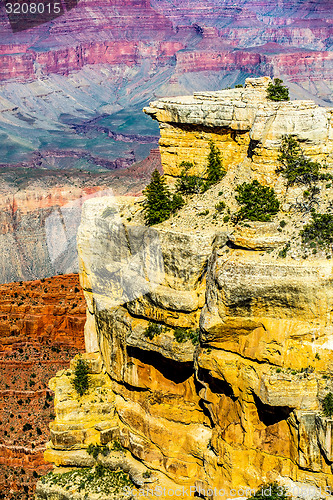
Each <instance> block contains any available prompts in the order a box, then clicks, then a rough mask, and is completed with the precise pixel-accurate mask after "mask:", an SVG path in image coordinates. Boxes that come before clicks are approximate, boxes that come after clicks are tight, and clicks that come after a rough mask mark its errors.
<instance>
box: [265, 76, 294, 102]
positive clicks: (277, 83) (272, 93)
mask: <svg viewBox="0 0 333 500" xmlns="http://www.w3.org/2000/svg"><path fill="white" fill-rule="evenodd" d="M282 84H283V81H282V80H280V78H274V83H270V84H269V85H268V87H267V99H269V100H270V101H289V100H290V98H289V89H288V88H287V87H285V86H284V85H282Z"/></svg>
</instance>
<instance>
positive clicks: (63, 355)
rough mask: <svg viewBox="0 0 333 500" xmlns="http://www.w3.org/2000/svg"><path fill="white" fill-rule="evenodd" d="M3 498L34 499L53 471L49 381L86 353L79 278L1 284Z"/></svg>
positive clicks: (0, 480)
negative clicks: (47, 458) (47, 453)
mask: <svg viewBox="0 0 333 500" xmlns="http://www.w3.org/2000/svg"><path fill="white" fill-rule="evenodd" d="M0 318H1V321H0V498H3V499H6V500H11V499H13V500H14V498H15V500H17V499H20V500H28V499H29V500H30V499H31V498H32V495H33V490H34V483H35V482H36V480H37V477H38V476H39V475H40V474H44V473H45V471H47V470H48V469H49V465H47V464H45V462H44V459H43V451H44V448H45V443H46V441H48V439H49V429H48V424H49V421H50V420H51V419H52V418H54V416H53V395H52V392H51V391H50V390H49V389H48V387H47V383H48V381H49V379H50V378H51V377H52V376H53V375H54V374H55V373H56V372H57V371H58V370H61V369H63V368H66V367H67V366H69V361H70V359H71V358H72V357H73V356H74V355H75V354H76V353H78V352H81V351H83V350H84V336H83V328H84V322H85V303H84V298H83V293H82V290H81V287H80V285H79V279H78V275H75V274H71V275H62V276H55V277H53V278H46V279H43V280H38V281H30V282H21V283H9V284H6V285H0Z"/></svg>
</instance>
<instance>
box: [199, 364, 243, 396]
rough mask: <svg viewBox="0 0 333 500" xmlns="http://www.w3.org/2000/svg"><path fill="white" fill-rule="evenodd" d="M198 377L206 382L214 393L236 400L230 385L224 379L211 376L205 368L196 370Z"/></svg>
mask: <svg viewBox="0 0 333 500" xmlns="http://www.w3.org/2000/svg"><path fill="white" fill-rule="evenodd" d="M198 378H199V381H201V382H204V383H205V384H208V386H209V389H210V390H211V391H212V392H213V393H214V394H224V395H225V396H227V397H229V398H231V399H233V400H234V401H236V399H237V398H236V397H235V395H234V392H233V390H232V387H231V386H230V385H229V384H228V382H226V381H225V380H221V379H219V378H216V377H213V375H211V374H210V373H209V371H208V370H206V369H205V368H200V369H199V370H198Z"/></svg>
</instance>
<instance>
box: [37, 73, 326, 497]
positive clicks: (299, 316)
mask: <svg viewBox="0 0 333 500" xmlns="http://www.w3.org/2000/svg"><path fill="white" fill-rule="evenodd" d="M262 83H263V81H262V80H259V82H258V85H259V90H257V89H256V82H255V81H250V83H249V85H250V86H251V87H250V90H249V92H253V95H256V96H257V95H258V92H259V93H260V92H261V93H262V96H263V99H264V92H263V91H262V90H260V88H262V87H261V85H262ZM229 92H230V93H232V92H236V91H229ZM240 92H246V91H244V90H242V89H241V90H240ZM249 95H250V94H249ZM191 99H192V98H190V99H189V100H191ZM192 100H193V99H192ZM202 100H203V99H202ZM253 102H254V101H253ZM253 102H252V101H251V102H250V103H249V110H247V108H246V107H245V106H244V108H243V114H242V115H239V122H238V125H237V121H236V120H235V119H234V120H233V128H234V130H243V129H244V127H245V125H243V124H244V123H248V125H249V124H250V120H249V119H248V118H246V117H249V116H251V113H252V114H253V115H255V114H256V116H257V118H256V119H255V120H254V122H255V123H256V124H257V125H256V126H257V128H259V125H260V120H259V118H258V113H259V111H258V109H259V108H260V105H259V101H258V102H257V104H256V105H255V106H256V109H257V111H256V113H255V112H254V108H253V106H252V105H253ZM262 106H263V107H265V106H266V107H267V106H268V104H266V102H264V104H263V105H262ZM272 106H273V108H274V106H276V109H277V110H279V112H280V113H282V111H283V113H287V112H286V110H287V109H289V110H291V111H290V114H289V115H287V114H285V115H284V116H285V121H284V123H288V127H289V128H287V127H286V128H283V129H282V130H280V132H279V133H280V137H281V135H282V133H286V132H288V131H290V130H293V131H294V132H295V133H296V132H297V133H298V134H299V135H300V136H301V137H302V138H303V139H305V135H304V134H305V132H306V133H307V134H308V133H309V124H308V123H306V120H305V119H304V116H305V115H306V116H307V117H309V109H312V112H313V114H314V116H317V117H318V119H317V120H319V119H320V120H321V122H320V121H319V122H318V121H316V120H315V118H313V120H314V121H313V122H312V123H313V126H315V125H316V127H317V128H316V130H317V131H316V132H315V133H313V136H312V139H311V140H310V138H309V137H308V143H307V146H309V148H310V149H311V147H312V150H311V151H312V153H313V156H316V157H320V156H321V155H323V154H325V155H326V157H327V160H329V154H328V149H329V147H330V144H331V143H330V142H323V143H321V144H320V148H318V144H317V142H316V141H317V140H318V141H319V139H318V138H319V137H323V138H326V139H327V137H328V136H327V134H328V130H329V117H330V111H329V110H326V109H322V108H318V107H316V106H314V105H312V104H311V105H310V104H309V103H308V104H307V105H305V104H304V103H302V104H299V105H298V107H297V104H292V103H291V104H283V105H281V104H276V105H272ZM288 106H289V108H288ZM302 106H303V109H304V114H302V113H301V112H300V111H299V110H300V109H302ZM311 106H312V108H311ZM273 108H272V109H273ZM190 109H191V108H190ZM198 109H199V108H198ZM295 110H298V111H297V113H298V112H299V114H297V113H296V112H295V113H294V111H295ZM158 113H165V114H167V113H169V111H164V110H163V109H162V110H161V111H158ZM193 113H194V111H193ZM225 113H226V114H227V111H225ZM188 115H189V116H188V123H187V124H186V126H185V124H184V130H185V128H186V134H188V135H189V136H190V135H191V130H192V129H195V126H194V125H193V123H192V121H193V120H194V119H195V118H194V114H193V115H191V112H189V114H188ZM180 116H182V118H181V119H182V120H183V121H184V120H185V115H180ZM191 116H192V117H193V118H191ZM219 116H220V118H219ZM169 117H170V114H169V115H168V118H165V122H167V121H168V120H169ZM173 119H174V118H173ZM191 120H192V121H191ZM200 120H202V118H200V117H199V118H198V121H200ZM205 120H208V118H207V117H206V118H205ZM209 120H210V123H211V125H212V127H213V125H214V123H215V122H214V118H213V116H211V118H209ZM215 120H216V121H217V123H218V124H219V126H220V125H221V126H222V125H223V126H225V125H224V122H223V116H222V114H221V113H220V115H219V114H218V113H216V115H215ZM179 121H180V119H179ZM264 121H265V118H263V119H262V124H263V123H264ZM273 122H274V119H273V118H272V123H273ZM272 123H271V124H270V126H269V127H267V136H266V138H267V139H266V146H265V147H266V148H267V147H268V146H267V143H268V141H270V144H276V143H275V142H274V141H275V140H277V139H276V138H277V135H278V132H276V135H274V134H272V133H271V132H272V130H273V128H272V127H273V125H272ZM280 123H281V122H280ZM318 123H321V125H318ZM168 127H169V126H168ZM242 127H243V129H242ZM249 128H250V127H249ZM171 129H172V131H173V132H172V133H173V134H176V130H179V129H178V128H177V127H176V126H174V125H172V127H171V126H170V130H171ZM263 129H265V127H264V126H263ZM209 130H211V133H209ZM276 130H277V129H276ZM302 130H303V132H304V134H303V136H302V132H301V131H302ZM201 133H202V132H200V134H201ZM184 134H185V132H184ZM193 134H194V135H196V134H197V136H198V137H199V132H198V131H195V132H193ZM205 134H206V135H205V136H204V137H205V141H206V139H209V138H211V137H214V138H215V137H216V136H215V135H214V134H215V132H214V128H211V129H209V127H208V126H207V129H206V132H205ZM242 134H243V135H242ZM249 134H250V131H247V132H245V131H244V130H243V132H242V133H241V132H239V133H238V132H237V133H236V132H235V138H236V139H237V141H238V145H237V143H236V139H235V140H234V139H232V140H233V141H234V142H233V144H234V148H235V147H238V153H237V155H238V161H239V160H240V159H241V160H242V159H243V158H244V157H246V154H247V150H248V145H249V140H250V139H249ZM325 134H326V135H325ZM175 137H176V136H175ZM255 137H256V139H253V140H259V139H258V138H259V137H261V138H262V137H263V135H261V136H260V135H256V136H255ZM163 140H164V139H162V146H161V149H162V155H164V161H166V159H165V158H166V156H165V155H166V154H167V153H166V152H165V150H164V148H165V146H163ZM199 140H201V141H203V142H202V143H205V144H206V142H205V141H204V139H198V141H199ZM228 140H230V141H231V135H230V138H229V139H228ZM241 140H243V142H242V143H241ZM174 144H175V143H174ZM180 144H181V141H180ZM311 145H312V146H311ZM174 147H176V146H174ZM188 147H189V145H188ZM192 147H193V153H191V155H190V154H189V155H188V158H187V159H189V157H191V158H192V156H195V155H197V156H199V150H198V149H197V145H196V143H195V142H194V141H193V146H192ZM205 147H206V146H205ZM274 147H276V150H277V146H274ZM325 148H326V149H325ZM185 150H186V148H185V147H184V148H183V149H182V147H179V155H178V158H182V159H183V158H184V159H185V156H183V157H182V156H181V154H183V153H181V152H182V151H183V152H184V151H185ZM226 150H227V148H224V149H223V151H226ZM231 151H232V148H231V146H230V158H231ZM261 151H264V149H262V150H261ZM271 151H273V149H271ZM274 151H275V150H274ZM200 154H201V153H200ZM204 154H205V153H203V156H204ZM237 155H235V156H237ZM170 157H171V155H170ZM266 159H267V161H268V157H266ZM250 160H251V159H249V161H250ZM234 161H235V170H236V169H237V172H239V173H241V172H242V169H243V168H245V167H244V163H240V164H237V165H236V159H235V160H234ZM232 165H233V164H232V161H231V160H230V163H229V165H228V168H229V169H232V168H233V166H232ZM258 168H259V167H258ZM174 169H175V170H169V172H171V171H172V172H174V174H173V175H175V174H176V173H177V171H176V163H175V164H174ZM228 175H229V174H228ZM228 175H227V176H226V177H225V178H224V179H223V181H222V182H221V183H220V185H219V186H218V189H222V190H224V191H227V187H228V184H227V183H228V182H229V178H228ZM235 175H236V174H235ZM274 175H275V176H276V174H275V173H274ZM223 183H225V184H223ZM205 196H206V194H205ZM216 196H217V194H216ZM122 202H123V201H122ZM131 203H134V202H133V200H131ZM123 211H124V210H123V208H121V209H120V210H119V211H118V207H117V200H115V199H112V198H108V197H104V198H96V199H92V200H89V201H87V202H86V203H85V204H84V209H83V215H82V222H81V226H80V230H79V234H78V250H79V257H80V278H81V284H82V286H83V288H84V291H85V296H86V300H87V305H88V311H87V315H88V320H87V324H86V331H85V338H86V347H87V351H88V353H87V354H86V359H87V361H88V362H89V366H90V371H91V373H92V375H91V376H92V382H93V383H92V385H91V388H90V389H89V391H88V394H87V395H84V396H83V397H82V398H79V397H78V395H77V394H75V391H74V390H73V387H72V385H71V383H70V380H71V376H72V375H71V370H68V371H66V372H64V373H59V374H58V376H57V377H56V378H54V379H53V380H52V381H51V387H52V388H53V389H54V390H55V393H56V399H55V411H56V419H55V422H54V423H53V424H52V426H51V441H50V443H49V449H48V450H47V458H48V459H49V460H50V461H52V462H54V463H55V464H56V465H57V466H58V467H61V466H62V467H65V466H72V467H84V466H85V467H90V466H92V465H94V464H95V463H96V461H95V460H94V459H93V458H92V457H91V455H89V454H88V453H87V452H86V448H87V446H88V445H89V443H101V444H103V445H106V446H108V447H109V448H110V453H109V455H108V456H106V457H103V456H102V454H100V455H99V456H98V462H99V463H101V464H104V465H105V466H107V467H110V468H113V469H115V468H117V467H121V468H122V469H124V470H125V471H126V472H128V473H129V476H130V478H131V479H132V481H133V483H134V484H135V485H136V487H146V488H147V487H149V488H150V489H151V488H154V487H156V486H159V487H162V488H163V487H166V489H168V488H171V489H173V491H174V492H175V493H174V494H171V493H166V494H165V495H163V498H179V496H180V495H179V494H177V492H178V493H179V491H180V490H179V489H177V488H181V487H184V488H185V491H187V492H188V493H189V492H191V493H190V494H189V496H188V497H187V496H186V495H184V496H186V498H194V496H195V495H194V491H193V488H194V486H196V487H197V489H199V488H201V492H202V491H206V493H205V495H203V493H202V495H201V496H203V497H204V498H207V499H208V498H210V499H213V500H217V499H220V498H225V499H226V498H231V497H235V494H232V493H231V494H230V495H228V492H229V491H230V489H232V488H233V489H236V491H238V489H239V488H243V489H244V488H245V489H246V488H256V487H258V486H259V485H260V484H262V483H263V482H265V481H273V480H277V481H278V482H279V483H280V484H287V485H294V486H295V484H297V485H303V486H304V485H305V486H307V487H308V488H309V487H310V486H311V485H312V486H316V487H321V488H322V492H323V491H325V487H329V488H331V489H333V475H332V465H333V449H332V442H333V441H332V424H333V420H332V419H330V418H327V417H325V416H324V414H323V412H322V400H323V398H324V396H325V395H326V394H327V393H328V392H329V391H333V379H332V378H331V377H330V376H329V374H331V373H333V359H332V348H333V342H332V334H333V329H332V327H333V324H332V321H333V317H332V310H333V274H332V260H331V259H326V257H325V256H321V255H320V254H318V255H317V256H311V258H309V259H301V258H291V257H289V256H287V257H286V258H282V257H279V256H278V255H277V253H274V249H275V248H276V245H283V242H284V239H283V238H285V236H284V235H283V234H282V233H281V228H279V229H280V231H279V230H278V229H277V227H278V224H277V223H275V222H271V223H251V227H246V226H239V227H238V228H229V229H228V228H226V227H225V226H223V225H221V227H220V228H219V229H217V228H216V229H214V230H212V229H211V228H210V229H209V228H205V227H204V225H203V224H202V223H201V226H200V227H199V228H198V230H195V229H194V228H193V229H192V228H191V229H186V228H184V226H182V218H181V217H179V218H176V217H175V218H174V222H173V223H172V225H168V223H162V224H159V225H157V226H154V227H147V226H144V225H140V224H139V223H137V222H135V217H134V218H133V220H131V221H128V218H127V217H126V216H124V217H121V216H120V215H119V213H122V212H123ZM199 219H200V217H199ZM200 220H202V219H200ZM289 224H290V225H292V219H290V222H289ZM149 321H154V322H157V323H160V324H162V325H163V326H164V328H163V330H162V331H161V332H160V334H157V335H155V336H154V337H153V338H150V337H147V336H146V335H145V329H146V328H147V326H148V325H149ZM177 327H189V328H198V327H200V339H199V343H198V344H195V345H194V344H193V343H192V342H191V341H190V340H187V341H185V342H183V343H178V342H177V341H176V339H175V336H174V332H175V330H176V328H177ZM115 440H117V441H119V443H121V445H122V446H123V447H124V449H125V450H124V451H119V450H118V451H114V447H112V442H114V441H115ZM147 470H148V472H147ZM62 472H63V469H62ZM191 486H192V490H190V488H191ZM208 488H211V489H213V491H212V494H211V495H209V494H208V493H207V489H208ZM214 488H216V490H215V491H214ZM221 489H224V490H225V492H226V494H225V495H223V493H221V492H219V490H221ZM73 491H74V490H71V489H68V490H66V489H64V488H63V487H61V486H59V485H57V484H51V483H49V484H47V485H45V484H43V483H42V482H40V483H39V484H38V487H37V496H36V498H37V499H38V500H41V499H49V500H51V498H52V500H54V499H55V500H58V499H62V500H66V499H68V500H69V499H72V498H75V500H82V499H84V498H85V497H84V494H85V492H84V490H83V491H82V492H79V491H77V490H76V491H75V494H74V493H73ZM170 491H171V490H170ZM52 495H53V496H52ZM71 495H72V496H71ZM196 496H198V495H196ZM238 496H239V497H244V496H250V494H248V495H247V494H246V493H244V490H243V494H242V492H241V493H240V494H239V495H238ZM146 497H147V496H146ZM90 498H91V499H96V500H102V499H103V500H108V499H109V498H110V500H111V497H106V496H99V495H98V494H97V493H96V496H89V499H90ZM112 498H115V497H112ZM119 498H121V497H119ZM148 498H156V495H155V496H154V495H150V496H149V495H148ZM293 498H298V496H297V494H294V495H293ZM313 498H317V497H316V496H315V495H313ZM318 498H325V494H324V493H323V494H322V497H320V496H318Z"/></svg>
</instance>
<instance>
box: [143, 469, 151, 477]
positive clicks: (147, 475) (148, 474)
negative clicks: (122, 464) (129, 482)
mask: <svg viewBox="0 0 333 500" xmlns="http://www.w3.org/2000/svg"><path fill="white" fill-rule="evenodd" d="M151 474H152V472H151V470H149V469H147V470H146V471H145V472H143V473H142V477H144V478H149V477H151Z"/></svg>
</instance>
